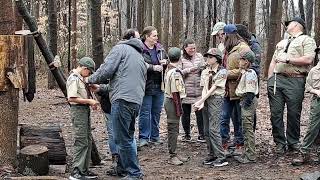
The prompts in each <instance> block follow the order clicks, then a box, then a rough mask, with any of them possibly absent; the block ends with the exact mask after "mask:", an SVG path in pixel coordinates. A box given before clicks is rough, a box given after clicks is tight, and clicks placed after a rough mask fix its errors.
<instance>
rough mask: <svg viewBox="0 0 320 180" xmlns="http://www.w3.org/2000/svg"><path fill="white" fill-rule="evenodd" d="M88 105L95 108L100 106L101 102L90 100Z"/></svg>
mask: <svg viewBox="0 0 320 180" xmlns="http://www.w3.org/2000/svg"><path fill="white" fill-rule="evenodd" d="M88 104H89V105H90V106H95V105H98V104H99V101H97V100H94V99H89V100H88Z"/></svg>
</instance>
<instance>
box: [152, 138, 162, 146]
mask: <svg viewBox="0 0 320 180" xmlns="http://www.w3.org/2000/svg"><path fill="white" fill-rule="evenodd" d="M150 143H152V144H153V145H156V146H158V145H161V144H163V142H162V141H161V140H160V139H151V141H150Z"/></svg>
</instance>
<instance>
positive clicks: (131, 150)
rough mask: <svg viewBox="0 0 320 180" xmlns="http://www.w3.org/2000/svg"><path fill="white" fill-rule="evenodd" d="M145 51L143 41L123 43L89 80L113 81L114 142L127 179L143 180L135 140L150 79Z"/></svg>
mask: <svg viewBox="0 0 320 180" xmlns="http://www.w3.org/2000/svg"><path fill="white" fill-rule="evenodd" d="M142 51H143V43H142V41H141V40H140V39H138V38H130V39H129V40H122V41H120V42H119V43H118V44H117V45H116V46H114V47H113V48H112V49H111V51H110V52H109V54H108V56H107V57H106V58H105V60H104V63H103V64H102V65H101V66H100V68H99V69H98V70H97V71H96V72H95V73H94V74H93V75H91V76H90V77H89V78H88V83H90V84H106V83H107V82H108V80H110V83H109V86H110V91H109V97H110V101H111V120H112V126H113V133H114V134H113V135H114V141H115V143H116V145H117V147H118V149H119V156H120V161H121V163H120V164H121V165H122V166H123V167H122V168H123V170H124V171H125V172H126V173H127V177H126V178H127V179H130V178H131V179H140V178H142V176H143V173H142V171H141V168H140V166H139V162H138V157H137V146H136V142H135V139H134V131H135V120H136V117H137V116H138V114H139V111H140V107H141V104H142V100H143V96H144V91H145V85H146V76H147V65H146V64H145V63H144V59H143V56H142V54H141V53H142Z"/></svg>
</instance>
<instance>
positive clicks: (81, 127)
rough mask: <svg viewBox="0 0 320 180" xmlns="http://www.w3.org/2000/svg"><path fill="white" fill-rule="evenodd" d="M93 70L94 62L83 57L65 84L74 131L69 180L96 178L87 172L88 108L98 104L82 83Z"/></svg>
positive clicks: (89, 136)
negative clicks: (72, 156)
mask: <svg viewBox="0 0 320 180" xmlns="http://www.w3.org/2000/svg"><path fill="white" fill-rule="evenodd" d="M94 69H95V63H94V61H93V60H92V59H91V58H89V57H83V58H81V59H80V61H79V66H78V67H77V68H76V69H74V70H72V72H71V74H70V76H69V78H68V80H67V83H66V87H67V95H68V101H69V103H70V105H71V107H70V114H71V119H72V123H73V128H74V131H75V132H74V133H75V135H74V139H75V142H74V159H73V162H72V164H73V170H72V172H71V176H70V178H69V179H71V180H75V179H83V178H93V177H96V175H94V174H93V173H92V172H90V171H89V162H90V160H91V148H92V135H91V127H90V126H91V123H90V107H89V106H91V107H93V109H95V108H96V106H97V105H98V104H99V102H98V101H96V100H94V99H92V96H91V93H90V91H89V89H88V87H87V86H86V83H85V82H84V78H85V77H88V76H89V75H90V74H92V72H94Z"/></svg>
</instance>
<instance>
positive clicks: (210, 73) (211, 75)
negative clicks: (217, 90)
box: [208, 65, 222, 91]
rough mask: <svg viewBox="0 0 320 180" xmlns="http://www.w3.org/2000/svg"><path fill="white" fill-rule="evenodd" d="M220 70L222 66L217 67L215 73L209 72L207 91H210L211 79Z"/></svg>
mask: <svg viewBox="0 0 320 180" xmlns="http://www.w3.org/2000/svg"><path fill="white" fill-rule="evenodd" d="M220 69H222V66H220V65H218V68H217V72H214V70H209V84H208V91H209V90H210V89H211V87H212V79H213V76H214V75H216V74H217V73H218V72H219V71H220Z"/></svg>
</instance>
